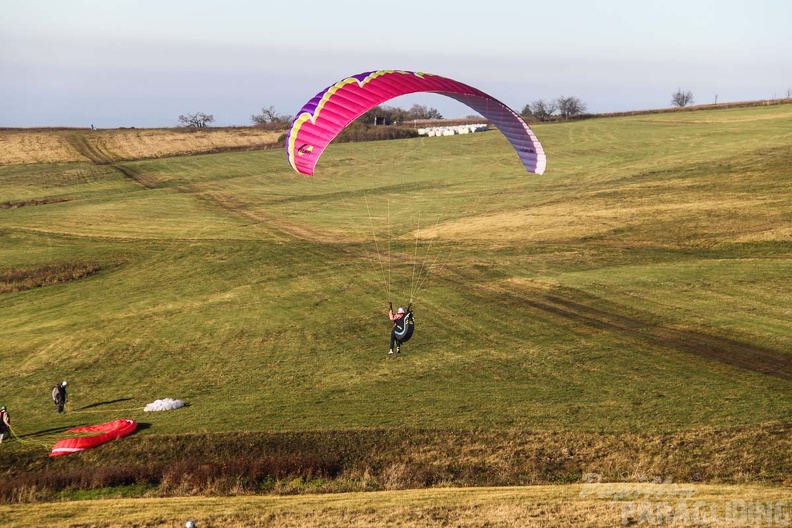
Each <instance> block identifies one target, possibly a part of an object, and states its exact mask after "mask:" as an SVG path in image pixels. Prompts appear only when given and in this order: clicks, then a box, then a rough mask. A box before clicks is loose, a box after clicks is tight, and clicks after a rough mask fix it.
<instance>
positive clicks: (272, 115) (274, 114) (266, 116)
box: [250, 106, 292, 125]
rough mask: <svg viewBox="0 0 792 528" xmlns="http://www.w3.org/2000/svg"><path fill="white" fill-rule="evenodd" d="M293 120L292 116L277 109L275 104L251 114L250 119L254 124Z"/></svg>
mask: <svg viewBox="0 0 792 528" xmlns="http://www.w3.org/2000/svg"><path fill="white" fill-rule="evenodd" d="M291 120H292V117H291V116H287V115H281V114H279V113H278V111H277V110H275V107H274V106H269V107H267V108H262V109H261V113H260V114H253V115H252V116H250V121H251V122H252V123H253V124H254V125H267V124H269V123H288V122H290V121H291Z"/></svg>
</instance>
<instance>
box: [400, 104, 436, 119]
mask: <svg viewBox="0 0 792 528" xmlns="http://www.w3.org/2000/svg"><path fill="white" fill-rule="evenodd" d="M408 112H409V114H410V117H411V118H412V119H443V115H442V114H441V113H440V112H439V111H438V110H437V108H431V107H427V106H425V105H420V104H414V105H412V106H411V107H410V109H409V110H408Z"/></svg>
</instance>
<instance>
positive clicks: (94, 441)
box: [50, 419, 137, 457]
mask: <svg viewBox="0 0 792 528" xmlns="http://www.w3.org/2000/svg"><path fill="white" fill-rule="evenodd" d="M135 429H137V422H136V421H135V420H129V419H122V420H114V421H112V422H107V423H103V424H99V425H86V426H84V427H75V428H73V429H69V431H68V432H70V433H100V434H97V435H94V436H83V437H80V438H69V439H68V440H61V441H60V442H58V443H57V444H55V445H54V446H53V447H52V452H51V453H50V456H51V457H56V456H61V455H69V454H71V453H76V452H78V451H84V450H85V449H91V448H93V447H96V446H99V445H102V444H104V443H105V442H109V441H111V440H115V439H117V438H121V437H124V436H127V435H129V434H132V433H133V432H134V431H135Z"/></svg>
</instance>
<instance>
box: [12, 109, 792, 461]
mask: <svg viewBox="0 0 792 528" xmlns="http://www.w3.org/2000/svg"><path fill="white" fill-rule="evenodd" d="M790 122H792V105H780V106H775V107H768V108H740V109H730V110H719V111H700V112H688V113H683V114H682V113H680V114H658V115H652V116H630V117H620V118H612V119H600V120H590V121H582V122H576V123H567V124H554V125H550V126H538V127H536V132H537V135H538V136H539V137H540V139H541V140H542V142H543V144H544V146H545V148H546V150H547V152H548V160H549V162H548V170H547V172H546V174H545V175H544V176H542V177H537V176H533V175H528V174H526V173H524V172H523V171H522V169H521V167H520V166H519V163H517V162H516V157H515V155H514V152H513V151H511V149H510V147H509V145H508V143H506V141H505V140H504V139H503V137H502V136H501V135H500V134H498V133H497V132H488V133H482V134H473V135H469V136H453V137H445V138H416V139H411V140H400V141H389V142H378V143H376V144H375V143H366V144H364V143H359V144H339V145H335V146H333V147H332V148H330V149H328V151H327V152H326V153H325V155H324V157H323V158H322V160H321V161H320V163H319V166H318V173H317V174H318V176H317V177H316V178H304V177H302V176H300V175H297V174H295V173H294V172H293V171H292V170H291V169H290V168H289V167H288V164H287V163H286V162H285V160H284V156H283V152H282V151H280V150H276V151H256V152H227V153H218V154H212V155H205V156H190V157H171V158H162V159H149V160H139V161H119V159H116V158H113V159H112V163H109V164H105V163H93V162H86V161H81V162H73V163H51V164H39V165H25V164H17V165H6V166H2V167H0V203H8V204H16V205H15V206H14V207H9V208H7V209H0V236H2V240H3V244H2V247H1V248H0V262H2V265H1V266H0V286H3V288H2V289H0V291H5V292H6V293H0V300H2V306H3V308H2V311H0V342H2V343H3V344H4V345H3V348H2V350H0V368H2V370H3V372H8V373H11V374H10V375H9V376H6V377H5V379H4V381H3V393H2V397H3V398H4V400H3V402H2V403H5V404H6V405H8V406H9V408H10V409H11V410H12V413H14V418H15V422H14V424H15V427H17V428H18V430H19V431H20V434H24V435H28V436H23V438H27V439H28V440H31V441H33V440H35V441H36V442H39V443H41V444H44V445H46V444H47V443H52V442H53V441H54V439H56V438H60V437H62V436H63V430H64V429H65V428H66V427H68V426H71V425H75V424H78V423H79V424H82V423H94V422H99V421H104V420H109V419H115V418H119V417H122V416H123V417H131V418H136V419H138V420H140V421H142V422H144V423H145V424H146V426H145V427H144V428H143V429H142V430H140V431H139V432H138V433H137V434H136V435H135V436H133V437H130V438H128V439H126V440H124V442H128V445H134V443H135V442H137V441H142V440H143V439H144V437H147V436H152V435H154V436H157V435H166V434H167V435H170V434H185V433H211V434H216V433H220V432H243V431H244V432H253V433H255V432H263V431H267V432H290V431H327V432H339V431H348V430H360V429H363V430H366V429H369V428H377V429H386V430H390V429H393V428H396V429H397V430H399V429H404V430H405V431H406V430H470V429H474V430H484V431H502V430H516V431H538V432H554V431H564V432H570V433H575V432H578V433H580V434H590V433H606V434H615V435H620V434H650V435H663V434H676V433H684V432H686V431H698V430H707V429H709V428H714V429H716V430H718V429H720V428H728V429H730V430H731V429H734V428H736V429H734V430H741V429H740V428H745V427H748V428H753V427H755V428H762V427H765V426H766V425H767V424H768V423H770V424H775V425H773V427H779V428H780V429H779V430H780V431H781V433H780V434H785V433H784V431H786V433H788V424H789V422H790V419H792V390H790V388H792V387H791V386H790V383H792V353H791V352H790V351H791V350H792V329H791V328H790V325H789V317H790V309H789V307H790V306H792V291H791V290H790V282H789V277H790V276H792V228H790V225H791V224H792V187H790V182H792V172H790V171H792V169H790V167H792V147H790V145H792V127H790V126H789V124H790ZM90 133H91V132H90V131H86V132H85V134H90ZM125 148H126V149H127V150H128V151H130V152H132V151H134V150H135V148H136V147H135V145H134V144H132V143H130V144H129V145H128V147H125ZM120 159H123V158H120ZM130 175H132V176H134V177H132V176H130ZM53 270H55V271H53ZM416 277H417V279H416ZM411 298H412V300H413V301H414V304H415V309H416V317H417V331H416V335H415V337H414V338H413V340H412V341H410V342H409V343H407V344H406V346H405V348H404V352H403V353H402V354H401V355H400V356H399V357H397V358H395V359H388V357H387V356H386V351H387V336H388V331H389V323H388V321H387V318H386V315H385V309H386V308H387V301H388V300H389V299H390V300H392V301H393V302H394V303H396V304H402V303H403V304H406V303H407V302H408V301H409V300H410V299H411ZM62 379H66V380H69V382H70V387H71V388H72V392H71V394H72V400H71V408H70V412H69V413H66V414H65V415H60V416H59V415H56V414H54V410H53V409H52V405H51V402H50V401H49V396H48V393H49V389H50V387H51V386H52V385H53V384H54V383H56V382H57V381H60V380H62ZM163 397H174V398H181V399H183V400H185V401H187V402H189V404H190V405H189V406H188V407H186V408H184V409H181V410H179V411H173V412H169V413H156V414H153V415H152V414H149V413H146V414H144V413H143V412H142V408H143V406H144V405H145V404H146V403H149V402H151V401H153V400H155V399H158V398H163ZM774 430H775V429H774ZM334 434H335V433H334ZM771 437H772V435H771ZM770 444H771V445H772V441H770ZM15 449H20V450H23V451H24V450H25V449H41V448H40V447H39V446H32V445H28V446H17V447H15ZM67 463H68V462H66V463H64V464H67Z"/></svg>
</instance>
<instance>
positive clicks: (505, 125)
mask: <svg viewBox="0 0 792 528" xmlns="http://www.w3.org/2000/svg"><path fill="white" fill-rule="evenodd" d="M416 92H433V93H438V94H441V95H445V96H447V97H451V98H453V99H456V100H457V101H459V102H461V103H463V104H465V105H467V106H469V107H470V108H472V109H473V110H475V111H476V112H478V113H479V114H481V115H482V116H484V117H486V118H487V119H489V120H490V121H491V122H492V123H493V124H494V125H495V126H496V127H497V128H498V130H500V131H501V132H502V133H503V135H504V136H506V138H507V139H508V140H509V142H510V143H511V145H512V147H514V149H515V150H516V151H517V155H518V156H519V158H520V161H522V163H523V165H525V168H526V169H527V170H528V171H529V172H534V173H536V174H542V173H543V172H544V170H545V165H546V163H547V160H546V157H545V153H544V149H543V148H542V145H541V143H539V140H538V139H537V138H536V136H535V135H534V133H533V131H532V130H531V129H530V127H529V126H528V124H527V123H526V122H525V121H524V120H523V119H522V117H520V115H519V114H518V113H517V112H515V111H514V110H512V109H511V108H509V107H508V106H506V105H505V104H503V103H501V102H500V101H498V100H497V99H495V98H494V97H492V96H490V95H487V94H485V93H484V92H482V91H481V90H478V89H477V88H473V87H472V86H468V85H466V84H463V83H461V82H458V81H454V80H453V79H449V78H447V77H441V76H440V75H433V74H431V73H420V72H413V71H402V70H377V71H371V72H364V73H359V74H357V75H353V76H351V77H347V78H345V79H342V80H341V81H338V82H337V83H335V84H333V85H331V86H328V87H327V88H325V89H324V90H322V91H321V92H319V93H318V94H316V95H315V96H314V97H313V99H311V100H310V101H308V102H307V103H306V104H305V105H304V106H303V107H302V109H301V110H300V111H299V113H298V114H297V116H296V117H295V118H294V121H293V122H292V126H291V128H290V130H289V134H288V136H287V138H286V154H287V156H288V158H289V164H290V165H291V166H292V167H293V168H294V170H296V171H297V172H300V173H302V174H307V175H309V176H311V175H313V173H314V168H315V167H316V163H317V161H318V160H319V157H320V156H321V155H322V152H323V151H324V149H325V148H326V147H327V145H328V144H329V143H330V142H331V141H332V140H333V138H334V137H336V136H337V135H338V133H339V132H341V130H343V129H344V127H346V126H347V125H348V124H350V123H351V122H352V121H354V120H355V119H356V118H357V117H359V116H360V115H362V114H363V113H365V112H366V111H368V110H370V109H371V108H374V107H375V106H377V105H378V104H380V103H383V102H385V101H388V100H390V99H393V98H395V97H399V96H401V95H406V94H410V93H416Z"/></svg>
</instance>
